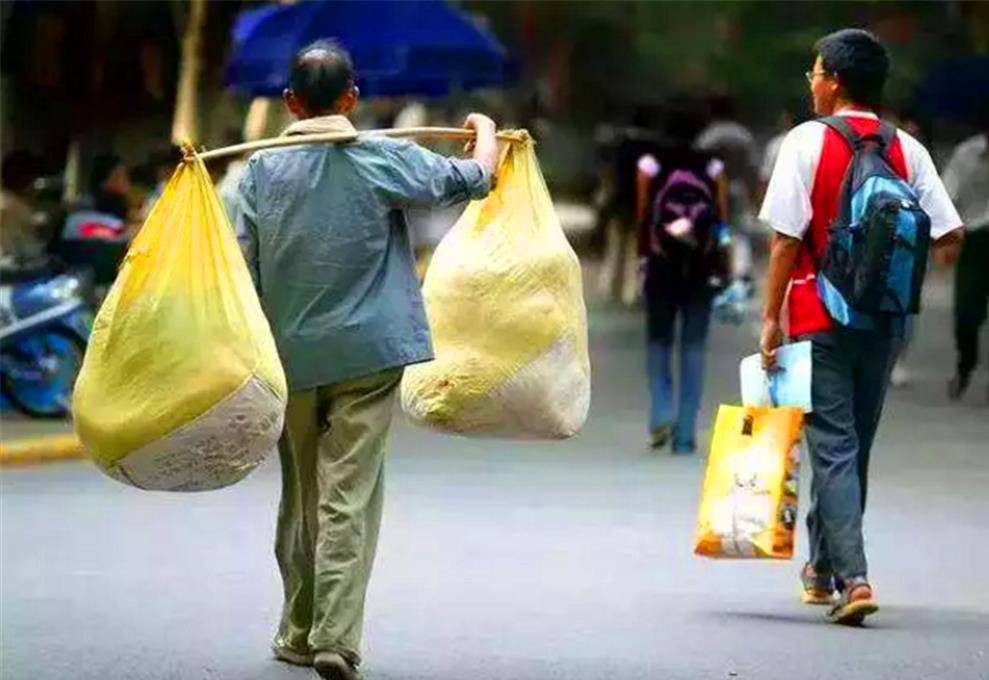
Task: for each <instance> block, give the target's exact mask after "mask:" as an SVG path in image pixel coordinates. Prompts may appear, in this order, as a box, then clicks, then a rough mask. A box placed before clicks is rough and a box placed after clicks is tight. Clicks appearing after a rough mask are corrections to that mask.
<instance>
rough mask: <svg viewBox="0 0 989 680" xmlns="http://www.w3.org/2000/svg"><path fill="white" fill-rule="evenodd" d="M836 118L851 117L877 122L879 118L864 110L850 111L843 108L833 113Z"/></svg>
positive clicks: (873, 113)
mask: <svg viewBox="0 0 989 680" xmlns="http://www.w3.org/2000/svg"><path fill="white" fill-rule="evenodd" d="M834 115H836V116H851V117H853V118H872V119H876V120H878V118H879V116H877V115H876V114H875V112H873V111H866V110H865V109H851V108H844V109H841V110H839V111H835V112H834Z"/></svg>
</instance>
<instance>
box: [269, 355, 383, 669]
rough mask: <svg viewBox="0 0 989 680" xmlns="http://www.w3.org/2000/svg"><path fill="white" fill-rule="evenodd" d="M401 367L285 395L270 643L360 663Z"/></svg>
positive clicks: (280, 448) (280, 443) (279, 451)
mask: <svg viewBox="0 0 989 680" xmlns="http://www.w3.org/2000/svg"><path fill="white" fill-rule="evenodd" d="M401 377H402V369H392V370H388V371H384V372H382V373H375V374H373V375H369V376H364V377H362V378H358V379H356V380H350V381H347V382H341V383H335V384H332V385H325V386H321V387H318V388H316V389H312V390H306V391H302V392H294V393H292V394H290V395H289V398H288V407H287V410H286V414H285V430H284V432H283V433H282V438H281V440H280V441H279V443H278V453H279V457H280V458H281V464H282V499H281V505H280V507H279V510H278V527H277V530H276V536H275V556H276V557H277V558H278V566H279V568H280V570H281V573H282V581H283V582H284V585H285V605H284V609H283V611H282V619H281V623H280V625H279V627H278V634H277V636H276V638H275V645H276V646H278V647H283V648H286V647H287V648H289V649H291V650H294V651H297V652H301V653H308V652H310V651H311V652H336V653H338V654H341V655H343V656H344V657H345V658H347V659H348V660H349V661H351V662H352V663H354V664H355V665H356V664H357V663H360V646H361V633H362V628H363V619H364V596H365V593H366V592H367V584H368V579H369V577H370V575H371V566H372V563H373V562H374V553H375V548H376V547H377V542H378V527H379V525H380V523H381V507H382V500H383V495H384V461H385V443H386V439H387V436H388V430H389V427H390V426H391V420H392V409H393V405H394V402H395V394H396V391H397V388H398V384H399V381H400V380H401Z"/></svg>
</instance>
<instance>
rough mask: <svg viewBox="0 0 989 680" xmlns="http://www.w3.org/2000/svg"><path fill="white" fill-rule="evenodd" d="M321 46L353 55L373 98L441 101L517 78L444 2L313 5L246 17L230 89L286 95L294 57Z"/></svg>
mask: <svg viewBox="0 0 989 680" xmlns="http://www.w3.org/2000/svg"><path fill="white" fill-rule="evenodd" d="M319 38H333V39H335V40H337V41H338V42H339V43H340V44H341V45H343V47H344V48H346V49H347V51H348V52H350V54H351V56H352V57H353V59H354V64H355V67H356V69H357V72H358V82H359V84H360V86H361V90H362V91H363V92H364V93H365V94H367V95H422V96H442V95H444V94H446V93H447V92H449V91H450V90H451V89H454V88H461V89H464V90H471V89H477V88H482V87H492V86H498V85H503V84H504V83H505V82H507V81H508V80H510V79H511V78H512V77H513V75H514V67H513V65H512V63H511V62H510V60H509V58H508V56H507V53H506V52H505V49H504V48H503V47H502V46H501V45H500V44H499V43H498V41H497V40H496V39H495V38H494V37H493V36H492V35H490V34H489V33H487V32H486V31H484V30H482V29H481V28H480V27H478V26H477V25H475V24H474V23H473V22H472V21H471V20H470V18H469V17H467V16H465V15H464V14H462V13H460V12H459V11H457V10H456V9H454V8H453V7H451V6H450V5H448V4H446V3H445V2H442V1H441V0H407V1H406V2H387V1H382V0H313V1H312V2H301V3H298V4H295V5H266V6H263V7H260V8H258V9H252V10H247V11H245V12H242V13H241V14H240V15H239V16H238V18H237V21H236V23H235V25H234V29H233V50H232V52H233V53H232V57H231V60H230V64H229V66H228V69H227V83H228V84H229V85H232V86H233V87H235V88H236V89H238V90H240V91H242V92H244V93H246V94H249V95H252V96H274V95H278V94H281V92H282V90H283V89H284V88H285V87H286V85H287V84H288V72H289V68H290V66H291V63H292V57H293V56H294V55H295V53H296V51H298V49H299V48H300V47H302V46H303V45H305V44H307V43H309V42H312V41H313V40H317V39H319Z"/></svg>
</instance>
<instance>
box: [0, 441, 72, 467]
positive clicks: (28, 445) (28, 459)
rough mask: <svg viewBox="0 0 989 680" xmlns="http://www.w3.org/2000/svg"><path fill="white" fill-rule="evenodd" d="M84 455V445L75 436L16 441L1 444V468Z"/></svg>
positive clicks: (69, 458) (70, 458)
mask: <svg viewBox="0 0 989 680" xmlns="http://www.w3.org/2000/svg"><path fill="white" fill-rule="evenodd" d="M83 455H84V453H83V448H82V443H81V442H80V441H79V438H78V437H76V436H75V435H74V434H58V435H51V436H47V437H29V438H24V439H15V440H14V441H12V442H0V466H2V467H7V466H15V465H33V464H36V463H48V462H54V461H59V460H73V459H77V458H82V457H83Z"/></svg>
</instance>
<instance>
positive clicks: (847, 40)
mask: <svg viewBox="0 0 989 680" xmlns="http://www.w3.org/2000/svg"><path fill="white" fill-rule="evenodd" d="M814 49H815V50H816V51H817V53H818V54H819V55H820V56H821V63H822V65H823V66H824V69H825V71H827V72H828V74H830V75H833V76H835V77H836V78H837V80H838V82H839V83H840V84H841V86H842V87H844V89H845V93H846V95H847V96H848V98H849V99H851V100H852V101H853V102H855V103H856V104H864V105H867V106H870V107H875V106H878V105H879V104H880V102H881V101H882V94H883V86H884V85H885V84H886V77H887V76H888V75H889V66H890V60H889V52H887V51H886V48H885V47H884V46H883V44H882V43H881V42H879V40H878V39H877V38H876V36H874V35H872V33H869V32H868V31H864V30H862V29H859V28H845V29H842V30H840V31H836V32H834V33H831V34H829V35H826V36H824V37H823V38H821V39H820V40H818V41H817V44H816V45H815V46H814Z"/></svg>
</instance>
